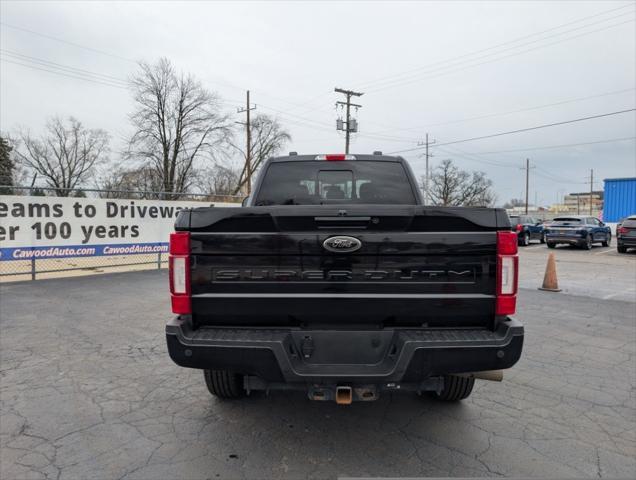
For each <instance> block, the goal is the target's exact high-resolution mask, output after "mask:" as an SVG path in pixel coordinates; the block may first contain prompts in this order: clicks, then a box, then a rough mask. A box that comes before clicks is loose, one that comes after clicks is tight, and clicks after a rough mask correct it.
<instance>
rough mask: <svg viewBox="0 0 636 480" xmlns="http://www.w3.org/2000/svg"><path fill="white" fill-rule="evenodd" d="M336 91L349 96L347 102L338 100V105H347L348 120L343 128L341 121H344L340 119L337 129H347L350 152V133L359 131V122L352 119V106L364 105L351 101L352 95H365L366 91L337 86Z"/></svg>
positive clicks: (346, 144)
mask: <svg viewBox="0 0 636 480" xmlns="http://www.w3.org/2000/svg"><path fill="white" fill-rule="evenodd" d="M334 92H337V93H343V94H344V95H345V96H346V98H347V101H346V102H340V101H338V102H336V105H343V106H345V107H346V120H345V121H344V124H345V125H344V128H341V126H340V123H342V121H341V120H340V121H339V122H338V123H337V124H336V129H337V130H344V131H345V153H349V134H350V133H351V132H354V133H355V132H357V131H358V122H357V121H355V120H354V121H353V122H352V121H351V107H355V108H362V105H358V104H356V103H351V97H361V96H362V95H364V93H361V92H354V91H353V90H345V89H344V88H337V87H336V88H334Z"/></svg>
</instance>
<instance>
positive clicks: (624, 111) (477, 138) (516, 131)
mask: <svg viewBox="0 0 636 480" xmlns="http://www.w3.org/2000/svg"><path fill="white" fill-rule="evenodd" d="M635 110H636V108H630V109H627V110H619V111H616V112H609V113H601V114H599V115H591V116H589V117H581V118H574V119H572V120H565V121H563V122H555V123H547V124H544V125H537V126H536V127H528V128H520V129H518V130H509V131H507V132H500V133H493V134H491V135H483V136H481V137H472V138H465V139H463V140H454V141H452V142H446V143H440V144H439V145H438V146H439V147H441V146H444V145H453V144H456V143H464V142H472V141H475V140H483V139H486V138H493V137H501V136H503V135H511V134H513V133H521V132H529V131H532V130H538V129H540V128H548V127H556V126H558V125H565V124H568V123H575V122H582V121H584V120H592V119H594V118H602V117H609V116H611V115H619V114H621V113H628V112H633V111H635ZM422 148H423V147H421V146H419V147H414V148H408V149H405V150H398V151H395V152H389V154H390V155H393V154H395V153H405V152H413V151H415V150H421V149H422Z"/></svg>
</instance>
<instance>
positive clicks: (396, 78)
mask: <svg viewBox="0 0 636 480" xmlns="http://www.w3.org/2000/svg"><path fill="white" fill-rule="evenodd" d="M631 6H632V5H623V6H621V7H618V8H613V9H610V10H605V11H603V12H599V13H597V14H595V15H589V16H586V17H582V18H579V19H577V20H574V21H571V22H567V23H564V24H561V25H557V26H555V27H552V28H549V29H546V30H542V31H540V32H536V33H532V34H529V35H525V36H522V37H518V38H516V39H513V40H509V41H506V42H503V43H499V44H496V45H493V46H490V47H487V48H483V49H480V50H476V51H473V52H469V53H466V54H463V55H459V56H457V57H452V58H450V59H446V60H442V61H438V62H433V63H430V64H427V65H423V66H421V67H417V68H415V69H412V70H408V71H405V72H402V73H398V74H393V75H389V76H386V77H383V78H379V79H376V80H373V81H369V82H363V83H362V84H360V85H361V86H363V87H364V88H369V89H371V90H373V91H375V90H376V88H378V86H379V85H381V84H384V86H386V85H388V84H390V83H396V84H397V83H399V82H403V81H405V80H407V79H409V78H412V77H413V76H416V75H422V74H424V73H433V72H435V71H439V70H443V69H445V68H452V67H457V66H459V65H460V64H462V63H467V62H471V61H474V60H477V59H479V58H485V57H487V56H492V55H498V54H500V53H502V52H504V51H507V50H510V49H514V48H519V47H522V46H524V45H528V44H529V43H534V42H537V41H542V40H546V39H548V38H551V37H545V38H542V39H537V40H533V41H532V42H527V43H525V44H522V45H516V46H515V47H511V48H509V49H506V50H502V51H499V52H494V53H491V54H489V55H485V56H481V57H477V58H471V59H467V60H462V61H461V62H456V61H457V60H461V59H466V58H467V57H472V56H474V55H476V54H479V53H483V52H487V51H490V50H494V49H497V48H499V47H503V46H506V45H510V44H513V43H518V42H519V41H521V40H525V39H527V38H531V37H536V36H538V35H542V34H544V33H549V32H552V31H555V30H558V29H560V28H563V27H566V26H569V25H573V24H576V23H580V22H583V21H585V20H588V19H590V18H597V17H600V16H602V15H606V14H608V13H612V12H615V11H618V10H622V9H625V8H628V7H631ZM629 13H631V12H626V13H622V14H620V15H617V16H614V17H610V18H606V19H603V20H600V21H598V22H593V23H591V24H588V25H585V26H581V27H577V28H576V29H573V30H569V31H566V32H560V33H558V34H556V35H563V34H565V33H570V32H571V31H574V30H577V29H580V28H584V27H587V26H593V25H596V24H598V23H602V22H605V21H608V20H612V19H614V18H618V17H620V16H622V15H625V14H629ZM590 33H592V32H590ZM556 35H553V36H556ZM573 38H575V37H573ZM545 46H548V45H545ZM453 62H455V63H456V64H455V65H447V66H444V67H437V68H433V69H431V68H430V67H434V66H436V65H444V64H448V63H453ZM416 72H420V73H416Z"/></svg>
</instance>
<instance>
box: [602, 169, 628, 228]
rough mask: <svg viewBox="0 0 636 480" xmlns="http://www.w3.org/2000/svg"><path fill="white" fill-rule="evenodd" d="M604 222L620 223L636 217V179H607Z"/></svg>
mask: <svg viewBox="0 0 636 480" xmlns="http://www.w3.org/2000/svg"><path fill="white" fill-rule="evenodd" d="M604 181H605V199H604V203H603V221H604V222H618V221H619V220H621V219H622V218H625V217H627V216H628V215H636V177H632V178H606V179H605V180H604Z"/></svg>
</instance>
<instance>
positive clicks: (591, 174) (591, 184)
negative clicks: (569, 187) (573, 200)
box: [590, 168, 594, 215]
mask: <svg viewBox="0 0 636 480" xmlns="http://www.w3.org/2000/svg"><path fill="white" fill-rule="evenodd" d="M593 194H594V169H593V168H592V169H591V170H590V215H592V195H593Z"/></svg>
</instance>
